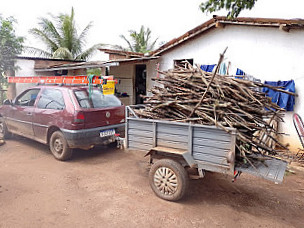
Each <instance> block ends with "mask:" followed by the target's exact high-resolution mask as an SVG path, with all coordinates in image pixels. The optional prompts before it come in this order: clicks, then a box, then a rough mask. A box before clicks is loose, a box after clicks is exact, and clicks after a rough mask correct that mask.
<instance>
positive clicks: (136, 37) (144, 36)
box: [120, 25, 157, 53]
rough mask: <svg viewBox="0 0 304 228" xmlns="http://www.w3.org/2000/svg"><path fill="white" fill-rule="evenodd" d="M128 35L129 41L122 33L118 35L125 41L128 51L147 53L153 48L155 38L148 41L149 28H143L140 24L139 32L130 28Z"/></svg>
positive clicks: (149, 35)
mask: <svg viewBox="0 0 304 228" xmlns="http://www.w3.org/2000/svg"><path fill="white" fill-rule="evenodd" d="M129 35H130V38H131V41H129V40H128V39H127V38H126V37H125V36H124V35H120V37H121V38H122V39H123V40H125V41H126V42H127V44H128V46H129V51H132V52H140V53H147V52H149V51H152V50H153V49H154V46H155V43H156V41H157V39H156V40H154V41H153V42H152V43H150V39H151V30H150V29H149V28H147V29H145V27H144V26H143V25H142V26H141V28H140V31H139V33H137V32H136V31H134V30H130V31H129Z"/></svg>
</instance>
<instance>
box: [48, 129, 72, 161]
mask: <svg viewBox="0 0 304 228" xmlns="http://www.w3.org/2000/svg"><path fill="white" fill-rule="evenodd" d="M50 150H51V152H52V154H53V155H54V157H55V158H56V159H57V160H60V161H66V160H68V159H70V158H71V157H72V153H73V151H72V149H71V148H69V146H68V143H67V141H66V139H65V138H64V135H63V134H62V133H61V132H60V131H55V132H54V133H53V134H52V135H51V139H50Z"/></svg>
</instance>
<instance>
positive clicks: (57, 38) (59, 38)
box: [27, 8, 101, 60]
mask: <svg viewBox="0 0 304 228" xmlns="http://www.w3.org/2000/svg"><path fill="white" fill-rule="evenodd" d="M49 15H50V17H51V19H52V20H50V19H48V18H44V17H43V18H40V19H39V20H40V21H39V28H33V29H31V30H30V31H29V32H30V33H31V34H32V35H34V36H35V37H36V38H38V39H40V40H41V41H42V42H43V43H44V44H45V45H46V48H47V50H41V49H38V48H33V47H27V51H29V52H30V53H34V54H38V55H40V56H44V57H48V58H58V59H69V60H87V59H88V58H89V57H90V56H91V55H92V54H94V52H95V51H96V50H97V48H98V47H100V46H101V44H97V45H94V46H92V47H90V48H89V49H87V50H85V51H83V47H84V45H85V44H86V36H87V34H88V31H89V30H90V28H91V27H92V22H90V23H89V24H88V25H87V26H86V27H85V28H84V30H83V31H82V32H81V33H80V35H78V31H77V28H76V25H75V18H74V17H75V13H74V9H73V8H72V10H71V14H70V15H68V14H59V15H58V16H53V15H52V14H49Z"/></svg>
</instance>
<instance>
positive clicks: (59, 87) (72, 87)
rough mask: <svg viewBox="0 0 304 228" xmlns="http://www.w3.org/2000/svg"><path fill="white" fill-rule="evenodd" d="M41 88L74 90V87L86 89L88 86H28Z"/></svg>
mask: <svg viewBox="0 0 304 228" xmlns="http://www.w3.org/2000/svg"><path fill="white" fill-rule="evenodd" d="M42 88H52V89H54V88H55V89H70V90H75V89H87V88H88V86H83V85H80V86H69V85H36V86H33V87H30V88H29V89H42Z"/></svg>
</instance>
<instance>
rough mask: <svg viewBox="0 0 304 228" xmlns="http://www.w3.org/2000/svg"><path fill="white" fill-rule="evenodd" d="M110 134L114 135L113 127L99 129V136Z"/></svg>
mask: <svg viewBox="0 0 304 228" xmlns="http://www.w3.org/2000/svg"><path fill="white" fill-rule="evenodd" d="M111 135H115V130H114V129H110V130H105V131H101V132H100V133H99V136H100V137H106V136H111Z"/></svg>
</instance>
